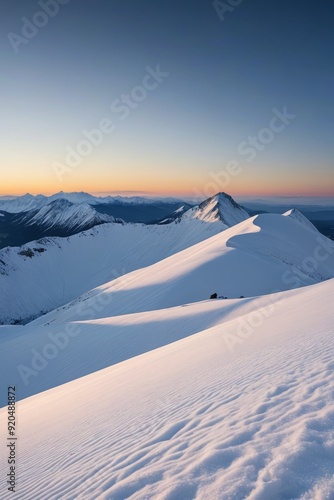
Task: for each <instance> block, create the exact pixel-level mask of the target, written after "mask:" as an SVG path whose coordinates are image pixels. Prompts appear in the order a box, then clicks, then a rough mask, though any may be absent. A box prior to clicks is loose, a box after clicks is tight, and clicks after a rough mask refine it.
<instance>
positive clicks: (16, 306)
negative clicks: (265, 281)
mask: <svg viewBox="0 0 334 500" xmlns="http://www.w3.org/2000/svg"><path fill="white" fill-rule="evenodd" d="M219 199H220V197H219V196H217V197H216V199H215V203H211V208H212V209H213V210H215V208H214V206H215V204H216V205H217V209H216V210H218V205H219ZM54 203H61V204H62V205H63V204H64V203H65V204H66V206H68V213H69V214H71V211H72V210H73V209H75V208H76V207H82V205H73V207H72V206H70V205H69V203H70V202H64V201H61V200H58V201H56V202H54ZM57 206H58V205H56V207H57ZM84 207H86V205H84ZM88 207H89V206H88ZM219 207H220V208H219V210H221V212H222V207H221V205H219ZM47 208H48V207H43V208H42V209H41V210H40V211H39V212H38V214H40V213H41V212H42V221H43V220H46V221H47V222H48V223H49V222H50V223H52V222H53V221H54V220H55V215H54V214H53V215H52V217H51V218H48V211H47ZM58 208H59V207H58ZM228 209H229V217H230V218H232V215H231V207H230V205H229V204H228ZM91 210H93V208H92V207H89V208H87V212H88V214H89V215H91V214H92V212H91ZM236 211H237V214H238V215H239V211H238V209H236ZM64 213H65V212H64V211H62V210H60V211H59V218H60V220H62V221H63V222H64V223H67V221H68V220H69V221H71V220H72V218H71V217H69V218H67V217H66V218H65V219H64ZM198 214H199V217H198V218H197V217H196V213H192V216H191V217H181V218H179V219H178V220H177V221H175V222H173V223H171V224H167V225H161V226H160V225H143V224H124V225H122V224H118V223H116V224H115V223H109V224H108V223H105V224H103V225H100V226H95V227H94V228H92V229H91V230H89V231H85V232H83V233H80V234H78V235H75V236H71V237H69V238H67V239H64V238H43V239H42V240H38V241H33V242H31V243H29V244H27V245H24V246H22V247H20V248H15V247H11V248H9V247H8V248H4V249H2V250H0V273H1V274H2V276H1V281H2V288H3V289H4V290H5V291H6V294H5V295H4V297H3V299H2V300H1V301H0V323H1V322H2V323H8V322H10V323H12V322H13V321H27V320H29V319H31V318H32V317H36V316H39V315H41V314H42V313H45V312H48V311H50V310H52V309H55V308H56V307H59V306H60V305H63V304H66V303H67V302H69V301H71V300H73V299H75V298H76V297H78V296H79V295H81V294H82V293H84V292H86V291H88V290H90V289H91V288H94V287H96V286H98V285H101V284H103V283H106V282H107V281H110V280H111V279H114V278H116V277H119V276H120V275H122V274H124V273H129V272H131V271H133V270H135V269H139V268H141V267H145V266H148V265H151V264H153V263H155V262H158V261H159V260H161V259H164V258H166V257H169V256H170V255H172V254H174V253H176V252H179V251H180V250H184V249H185V248H188V247H190V246H192V245H194V244H196V243H198V242H200V241H203V240H205V239H207V238H209V237H211V236H213V235H215V234H218V233H219V232H221V231H223V230H225V229H227V227H228V226H227V225H226V224H225V223H223V222H222V220H221V218H219V217H218V218H216V219H215V220H211V218H208V219H206V218H204V217H203V216H202V212H201V211H199V212H198ZM222 214H223V212H222ZM96 215H97V214H95V212H94V217H96ZM98 215H100V214H98ZM35 217H36V216H35ZM82 219H83V217H82V213H81V216H80V218H79V220H82ZM29 220H31V218H30V219H29ZM87 220H89V218H88V219H87ZM38 221H40V219H39V218H38ZM74 222H76V220H75V219H73V223H74ZM83 263H84V265H83ZM14 283H15V286H14V285H13V284H14ZM31 292H33V293H31Z"/></svg>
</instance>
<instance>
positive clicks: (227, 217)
mask: <svg viewBox="0 0 334 500" xmlns="http://www.w3.org/2000/svg"><path fill="white" fill-rule="evenodd" d="M182 218H183V219H199V220H203V221H205V222H216V221H220V222H222V223H223V224H225V225H226V226H227V227H231V226H234V225H235V224H239V222H242V221H244V220H246V219H248V218H249V213H248V212H247V211H246V210H245V209H244V208H242V207H241V206H240V205H238V203H236V202H235V201H234V200H233V198H232V197H231V196H230V195H228V194H226V193H218V194H216V195H215V196H212V197H211V198H208V199H207V200H205V201H203V202H202V203H201V204H200V205H198V206H196V207H193V208H192V209H190V210H188V211H187V212H185V214H184V215H182Z"/></svg>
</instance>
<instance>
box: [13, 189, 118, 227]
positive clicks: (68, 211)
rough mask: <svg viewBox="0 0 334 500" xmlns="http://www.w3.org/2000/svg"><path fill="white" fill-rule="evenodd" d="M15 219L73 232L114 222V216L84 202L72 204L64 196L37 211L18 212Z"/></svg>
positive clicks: (29, 224)
mask: <svg viewBox="0 0 334 500" xmlns="http://www.w3.org/2000/svg"><path fill="white" fill-rule="evenodd" d="M16 221H17V222H19V223H21V224H25V225H27V226H36V227H38V228H39V229H42V230H44V231H45V230H50V229H52V230H58V231H59V230H60V231H68V232H69V233H71V234H73V233H74V232H79V231H84V230H85V229H90V228H91V227H93V226H96V225H98V224H104V223H106V222H115V218H114V217H112V216H111V215H106V214H101V213H99V212H97V211H96V210H95V209H94V208H93V207H92V206H91V205H89V204H88V203H86V202H82V203H76V204H74V203H72V202H70V201H68V200H66V199H65V198H59V199H58V200H55V201H52V202H51V203H49V204H48V205H44V206H43V207H42V208H40V209H39V210H37V211H36V210H30V211H29V212H24V213H23V214H20V215H19V216H18V217H17V218H16Z"/></svg>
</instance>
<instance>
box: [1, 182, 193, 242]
mask: <svg viewBox="0 0 334 500" xmlns="http://www.w3.org/2000/svg"><path fill="white" fill-rule="evenodd" d="M191 207H192V205H190V204H187V203H185V202H183V201H181V200H177V199H174V198H162V199H153V198H140V197H124V198H122V197H119V196H116V197H112V196H107V197H96V196H92V195H90V194H88V193H64V192H62V191H61V192H59V193H57V194H54V195H52V196H49V197H48V196H44V195H37V196H32V195H30V194H26V195H24V196H19V197H17V198H12V199H6V200H4V199H2V200H0V248H4V247H6V246H20V245H23V244H25V243H27V242H29V241H33V240H37V239H39V238H42V237H44V236H61V237H66V236H71V235H73V234H76V233H78V232H80V231H84V230H87V229H90V228H92V227H94V226H97V225H99V224H105V223H108V222H118V223H122V222H123V221H124V222H136V223H144V224H154V223H159V222H160V220H161V219H165V218H166V217H169V216H170V215H171V214H173V213H175V212H176V211H179V212H178V213H179V214H180V213H181V211H182V212H184V211H186V210H188V209H189V208H191ZM172 220H173V216H172V219H171V220H170V222H171V221H172Z"/></svg>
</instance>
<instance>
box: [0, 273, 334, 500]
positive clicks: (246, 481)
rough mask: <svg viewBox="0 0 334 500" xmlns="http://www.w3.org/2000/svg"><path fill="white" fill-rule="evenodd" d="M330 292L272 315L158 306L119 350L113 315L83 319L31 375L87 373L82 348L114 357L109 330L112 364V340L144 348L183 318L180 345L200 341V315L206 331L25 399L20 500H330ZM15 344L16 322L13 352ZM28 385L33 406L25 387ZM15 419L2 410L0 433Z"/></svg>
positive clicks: (280, 297) (263, 302)
mask: <svg viewBox="0 0 334 500" xmlns="http://www.w3.org/2000/svg"><path fill="white" fill-rule="evenodd" d="M333 292H334V280H329V281H327V282H326V283H321V284H318V285H314V286H310V287H305V288H301V289H298V290H294V291H289V292H284V293H280V294H277V295H275V296H272V299H273V300H272V305H271V306H270V307H269V308H268V297H260V298H258V299H254V300H253V301H250V300H249V299H248V300H247V299H245V301H237V300H234V301H229V302H230V303H229V304H227V302H226V301H219V300H218V301H214V302H213V301H207V302H205V303H203V304H194V305H192V306H189V308H180V307H179V308H175V309H169V310H168V311H160V312H159V311H156V312H155V313H154V314H155V315H156V316H155V317H154V318H151V319H154V321H151V322H150V318H149V317H147V316H146V315H147V313H146V315H145V314H135V315H132V317H131V316H128V317H126V318H119V321H120V322H121V324H122V326H123V329H124V330H123V334H124V333H125V332H126V328H128V338H127V340H126V339H125V338H124V335H119V336H118V337H117V344H116V342H115V340H116V339H115V337H114V335H115V334H116V333H115V329H114V327H115V326H116V325H115V324H114V321H116V319H110V320H106V321H105V322H98V323H96V322H88V323H84V324H83V326H85V327H87V331H86V332H84V331H82V332H81V333H80V334H79V335H77V336H76V337H75V338H73V339H71V342H72V340H73V342H75V343H76V344H77V345H76V348H75V349H73V350H71V347H70V346H71V343H70V344H69V346H68V347H66V348H64V349H63V350H62V351H61V352H60V353H59V354H58V357H57V358H55V359H53V360H49V362H48V365H47V366H46V367H45V369H43V370H42V371H41V372H40V373H39V374H38V376H37V377H35V380H39V379H43V380H44V382H43V383H44V384H45V386H46V385H47V384H49V386H50V387H52V386H53V385H55V383H54V380H53V374H54V372H53V371H52V367H53V366H55V365H56V364H59V365H60V366H59V369H60V368H61V367H63V368H64V367H65V368H66V370H67V369H68V366H69V363H70V359H72V363H71V366H70V370H71V373H72V376H73V378H75V377H76V375H77V376H80V373H81V372H80V361H79V355H77V356H76V357H74V358H72V355H73V353H74V351H80V354H81V355H83V356H86V359H88V358H89V354H91V358H93V359H95V360H96V361H97V360H98V358H99V355H98V352H97V351H98V350H97V349H96V351H95V352H91V351H90V349H91V347H92V345H93V339H95V342H97V343H100V355H104V349H105V347H106V345H107V344H108V339H107V337H108V333H109V335H110V338H109V355H110V357H111V363H112V356H113V351H112V344H114V347H115V346H116V345H118V346H119V349H120V350H123V351H124V352H126V351H128V352H130V351H129V349H130V350H131V346H130V344H133V345H135V344H136V343H137V342H136V339H137V340H138V342H139V341H140V337H141V340H142V341H144V342H145V341H147V344H146V346H145V350H148V349H149V348H150V347H151V348H152V347H153V348H154V347H157V345H156V344H155V341H154V338H155V337H158V338H159V337H160V336H161V335H162V336H163V335H164V334H165V335H166V334H167V331H169V332H171V330H172V321H173V320H175V326H174V331H175V330H176V329H177V330H178V332H177V334H176V335H177V336H178V337H179V338H181V337H182V336H183V335H184V336H187V335H189V332H190V331H191V325H192V328H193V333H196V331H197V332H198V330H197V325H198V319H200V330H201V331H199V332H198V333H196V334H195V335H191V336H190V337H187V338H183V339H181V340H179V341H177V342H173V343H172V344H169V345H165V346H163V347H161V348H158V349H154V350H151V351H149V352H146V353H143V354H142V355H139V356H137V357H134V358H132V359H128V360H125V361H124V362H121V363H118V364H116V365H114V366H111V367H109V368H105V369H104V370H100V371H97V372H95V373H92V374H90V375H87V376H86V377H83V378H77V379H76V380H73V381H72V382H69V383H67V384H64V385H61V386H58V387H55V388H53V389H50V390H49V391H46V392H42V393H39V394H36V395H35V396H33V397H29V398H27V399H25V400H21V401H20V402H19V403H18V412H19V420H18V425H19V431H18V432H19V446H20V448H19V450H20V455H19V456H20V460H19V464H18V473H19V478H20V481H19V483H18V485H17V493H16V494H15V499H24V500H26V499H30V498H34V499H35V500H42V499H43V500H44V499H45V498H62V499H63V500H67V499H68V500H69V499H73V498H81V499H91V498H94V499H99V500H102V499H104V500H106V499H108V500H124V499H128V498H131V499H133V500H144V499H145V500H146V499H153V498H154V499H158V500H179V499H182V500H186V499H196V500H207V499H231V500H232V499H250V500H267V499H270V500H280V499H283V498H285V499H293V498H300V499H303V500H311V499H312V500H313V499H319V500H320V499H321V500H322V499H323V500H325V499H331V498H333V496H332V494H333V491H334V480H333V467H334V448H333V443H334V434H333V428H334V402H333V396H334V381H333V370H334V364H333V358H334V337H333V327H332V324H333V307H332V296H333ZM240 304H243V305H241V307H246V308H248V307H249V308H250V309H249V311H248V314H240V313H242V311H241V310H240V309H239V307H240ZM220 309H221V310H220ZM245 312H246V310H245V311H244V313H245ZM159 314H161V316H160V324H159V325H157V324H156V321H157V320H158V318H159ZM183 315H184V317H183V319H182V317H181V316H183ZM211 315H212V317H211V319H209V318H210V316H211ZM186 317H187V320H185V318H186ZM204 317H206V319H204ZM109 321H110V323H109ZM103 325H104V333H103V332H100V334H99V333H98V330H97V327H100V328H101V327H102V326H103ZM139 325H141V326H142V329H141V332H139V331H137V332H136V328H139ZM245 326H247V327H248V333H247V334H245ZM164 327H165V329H164ZM249 328H250V329H249ZM11 329H12V330H15V329H17V330H18V335H20V332H21V331H22V330H26V334H25V335H24V338H25V339H27V338H29V337H30V336H31V344H30V348H31V347H35V346H36V344H35V340H36V338H35V337H34V335H35V329H34V327H33V326H32V325H27V326H25V327H12V328H11ZM131 329H132V330H131ZM46 331H47V329H46ZM164 332H165V333H164ZM132 334H133V335H134V339H133V341H131V340H130V338H131V335H132ZM0 335H1V329H0ZM9 335H10V333H9V330H8V327H7V328H5V332H4V335H3V338H2V340H3V344H2V347H3V346H5V347H4V348H5V349H7V347H6V345H9V344H8V343H7V341H6V339H8V336H9ZM89 337H90V338H91V341H90V342H88V343H87V339H88V338H89ZM113 337H114V339H113ZM0 338H1V337H0ZM175 340H177V339H175ZM25 341H26V342H27V340H25ZM48 341H50V340H48ZM40 345H41V344H38V345H37V347H38V348H39V347H40ZM162 345H163V344H162ZM16 347H17V346H16V345H14V344H11V346H10V348H9V349H8V350H7V351H5V355H6V357H5V359H7V358H8V357H9V356H10V355H13V354H14V352H15V355H16V354H17V351H14V349H16ZM27 347H29V346H28V345H27V344H25V345H24V346H23V347H22V352H23V351H24V349H25V348H27ZM68 349H70V350H71V352H70V353H69V354H67V350H68ZM2 352H4V351H2ZM130 354H131V353H130ZM66 358H68V359H67V361H66V362H65V361H64V360H65V359H66ZM64 363H65V364H64ZM66 363H67V364H66ZM9 364H10V361H9V359H8V361H7V365H6V366H5V367H3V365H2V364H1V369H2V370H3V373H6V368H8V367H9ZM96 368H97V369H99V367H98V365H96ZM93 369H94V366H93V364H92V365H91V366H90V370H93ZM2 375H3V374H2ZM4 380H5V381H6V382H7V378H6V376H5V378H4ZM11 383H13V382H11ZM41 383H42V382H41ZM28 387H29V386H28ZM18 388H19V390H18V393H20V392H21V391H22V396H23V397H24V391H25V388H24V385H23V383H22V381H21V383H20V384H19V385H18ZM6 417H7V412H6V409H3V410H1V411H0V419H1V422H0V425H1V428H5V420H6ZM4 458H5V457H3V458H2V460H4ZM6 469H7V465H6V464H4V463H2V467H1V470H6ZM2 498H12V494H10V495H6V494H2Z"/></svg>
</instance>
